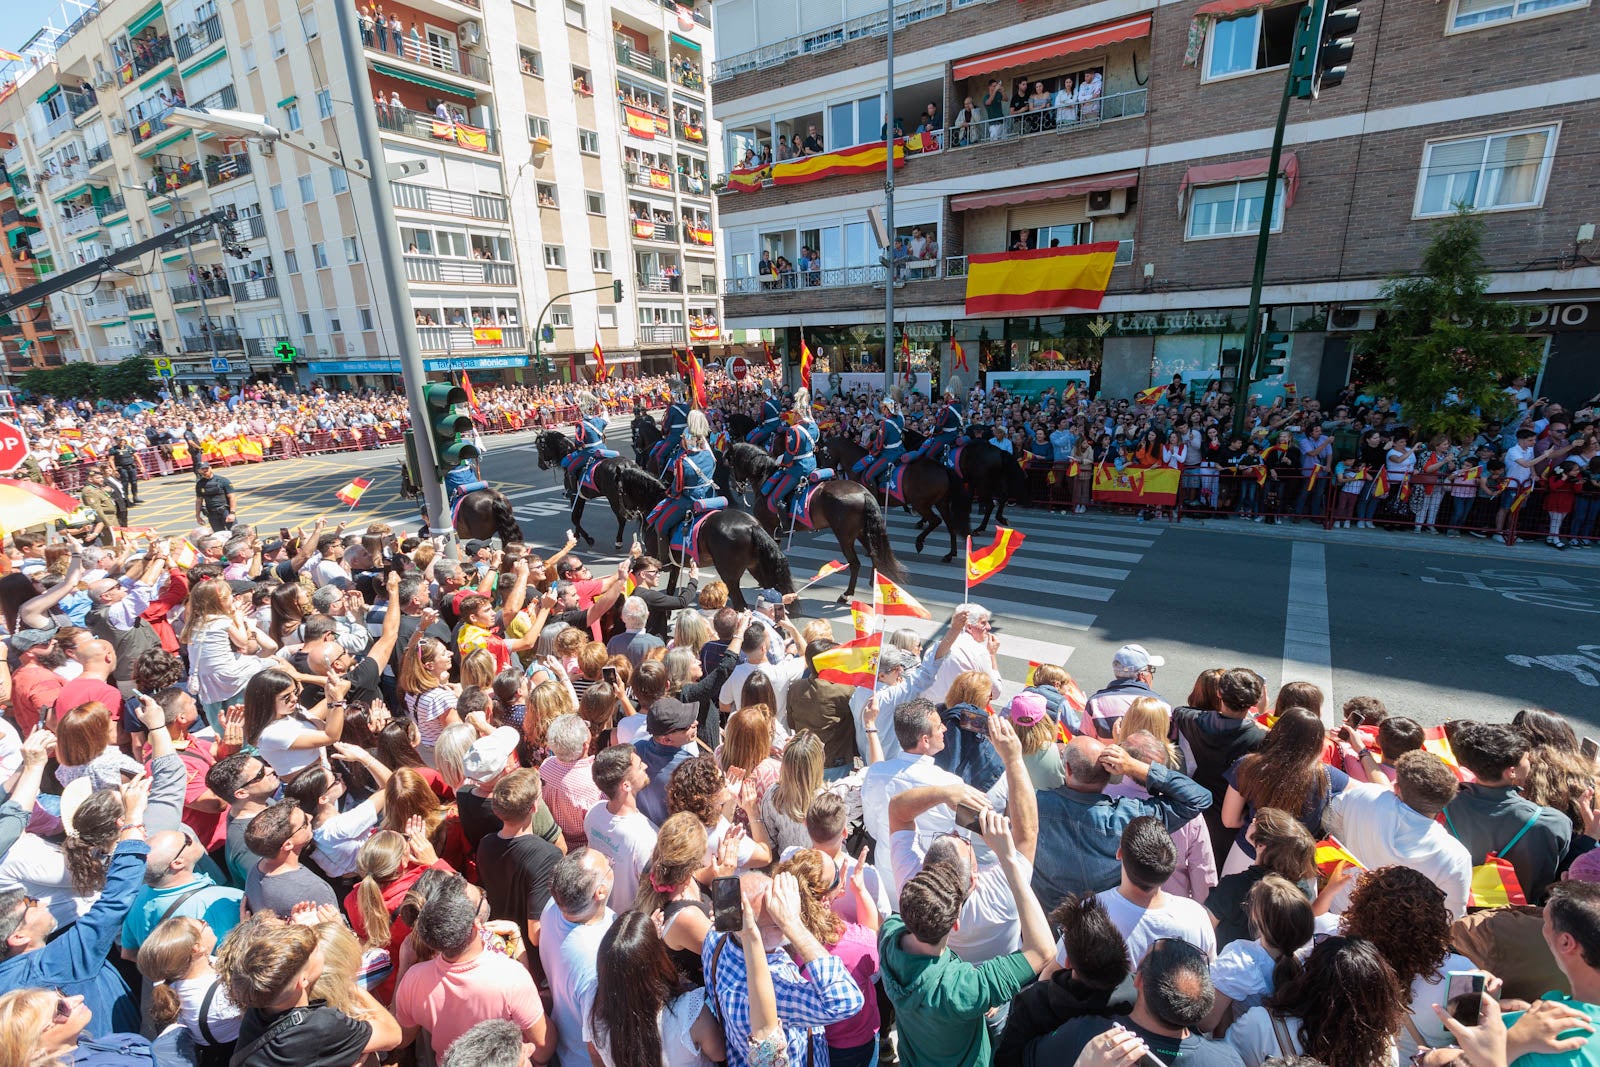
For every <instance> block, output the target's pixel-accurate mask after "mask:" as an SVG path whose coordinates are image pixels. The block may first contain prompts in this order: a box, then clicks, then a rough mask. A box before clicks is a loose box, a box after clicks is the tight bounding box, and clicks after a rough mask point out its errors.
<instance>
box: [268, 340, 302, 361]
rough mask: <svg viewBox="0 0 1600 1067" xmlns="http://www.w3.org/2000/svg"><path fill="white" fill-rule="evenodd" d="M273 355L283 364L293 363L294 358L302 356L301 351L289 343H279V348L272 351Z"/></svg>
mask: <svg viewBox="0 0 1600 1067" xmlns="http://www.w3.org/2000/svg"><path fill="white" fill-rule="evenodd" d="M272 354H273V355H275V356H277V357H278V359H279V360H280V361H281V362H283V363H293V362H294V358H295V357H296V356H298V355H299V354H300V350H299V349H298V348H296V347H295V346H294V345H292V344H290V343H289V342H288V341H279V342H278V346H277V347H276V348H274V349H273V350H272Z"/></svg>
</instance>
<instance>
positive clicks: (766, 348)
mask: <svg viewBox="0 0 1600 1067" xmlns="http://www.w3.org/2000/svg"><path fill="white" fill-rule="evenodd" d="M761 354H762V355H763V356H766V357H767V366H768V367H776V366H777V365H778V363H777V361H776V360H774V359H773V358H772V342H771V341H768V340H766V339H765V338H763V339H762V341H761Z"/></svg>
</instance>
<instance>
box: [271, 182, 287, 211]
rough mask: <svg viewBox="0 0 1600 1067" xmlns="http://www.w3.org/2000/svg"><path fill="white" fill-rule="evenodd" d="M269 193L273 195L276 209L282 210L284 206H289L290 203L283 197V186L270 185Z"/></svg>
mask: <svg viewBox="0 0 1600 1067" xmlns="http://www.w3.org/2000/svg"><path fill="white" fill-rule="evenodd" d="M267 193H268V195H270V196H271V197H272V206H273V208H274V209H275V210H277V211H282V210H283V209H284V208H286V207H288V206H289V205H288V203H287V202H286V201H285V200H284V199H283V186H281V185H271V186H268V187H267Z"/></svg>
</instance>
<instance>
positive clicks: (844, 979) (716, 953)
mask: <svg viewBox="0 0 1600 1067" xmlns="http://www.w3.org/2000/svg"><path fill="white" fill-rule="evenodd" d="M700 957H701V962H702V963H703V964H704V965H705V972H706V985H707V986H708V987H711V994H712V999H711V1005H710V1006H711V1010H712V1013H713V1014H714V1015H716V1017H717V1019H718V1020H719V1021H720V1022H721V1023H722V1029H723V1031H724V1032H725V1033H726V1034H727V1036H728V1064H729V1067H749V1064H750V982H749V979H748V977H747V975H746V972H745V966H744V950H743V949H741V948H740V947H739V939H738V937H737V936H736V935H732V934H719V933H718V932H717V931H715V930H708V931H707V932H706V940H705V944H704V945H703V946H702V947H701V949H700ZM767 967H768V968H769V969H770V970H771V972H772V988H773V991H774V992H775V993H776V994H777V998H778V1018H779V1019H780V1020H781V1021H782V1022H783V1031H784V1038H785V1041H786V1043H787V1044H788V1046H789V1062H790V1063H791V1064H793V1065H794V1067H805V1065H806V1064H807V1062H808V1061H807V1059H806V1052H807V1048H806V1045H807V1042H809V1043H810V1052H811V1057H812V1058H811V1060H810V1061H809V1062H810V1064H811V1067H825V1065H826V1064H827V1062H828V1038H827V1035H826V1034H825V1033H824V1032H823V1028H824V1027H825V1026H827V1025H828V1024H829V1023H836V1022H842V1021H843V1020H845V1019H848V1018H850V1017H851V1016H853V1015H855V1013H856V1012H858V1011H860V1010H861V1009H862V1007H863V1006H864V1005H865V1004H866V999H865V998H864V997H863V996H862V995H861V990H860V989H858V988H857V987H856V983H855V979H853V978H851V977H850V972H849V971H847V970H845V966H844V963H843V962H841V961H840V960H839V958H838V957H837V956H832V955H828V956H822V957H821V958H819V959H815V960H812V961H811V962H810V963H808V964H806V965H805V966H804V967H800V966H797V965H796V964H795V962H794V960H793V958H791V957H790V955H789V954H788V953H787V952H785V951H784V950H783V949H781V948H780V949H778V950H777V951H776V952H769V953H767ZM713 976H715V981H714V982H713Z"/></svg>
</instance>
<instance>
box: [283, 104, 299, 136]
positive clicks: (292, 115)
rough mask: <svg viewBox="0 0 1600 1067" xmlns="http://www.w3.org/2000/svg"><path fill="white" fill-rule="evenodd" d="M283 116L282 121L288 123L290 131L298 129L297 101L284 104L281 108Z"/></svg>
mask: <svg viewBox="0 0 1600 1067" xmlns="http://www.w3.org/2000/svg"><path fill="white" fill-rule="evenodd" d="M283 117H284V121H285V122H286V123H287V124H288V126H289V130H290V132H291V133H292V132H294V131H295V130H298V129H299V128H300V105H299V103H291V104H288V105H286V106H285V107H284V109H283Z"/></svg>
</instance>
